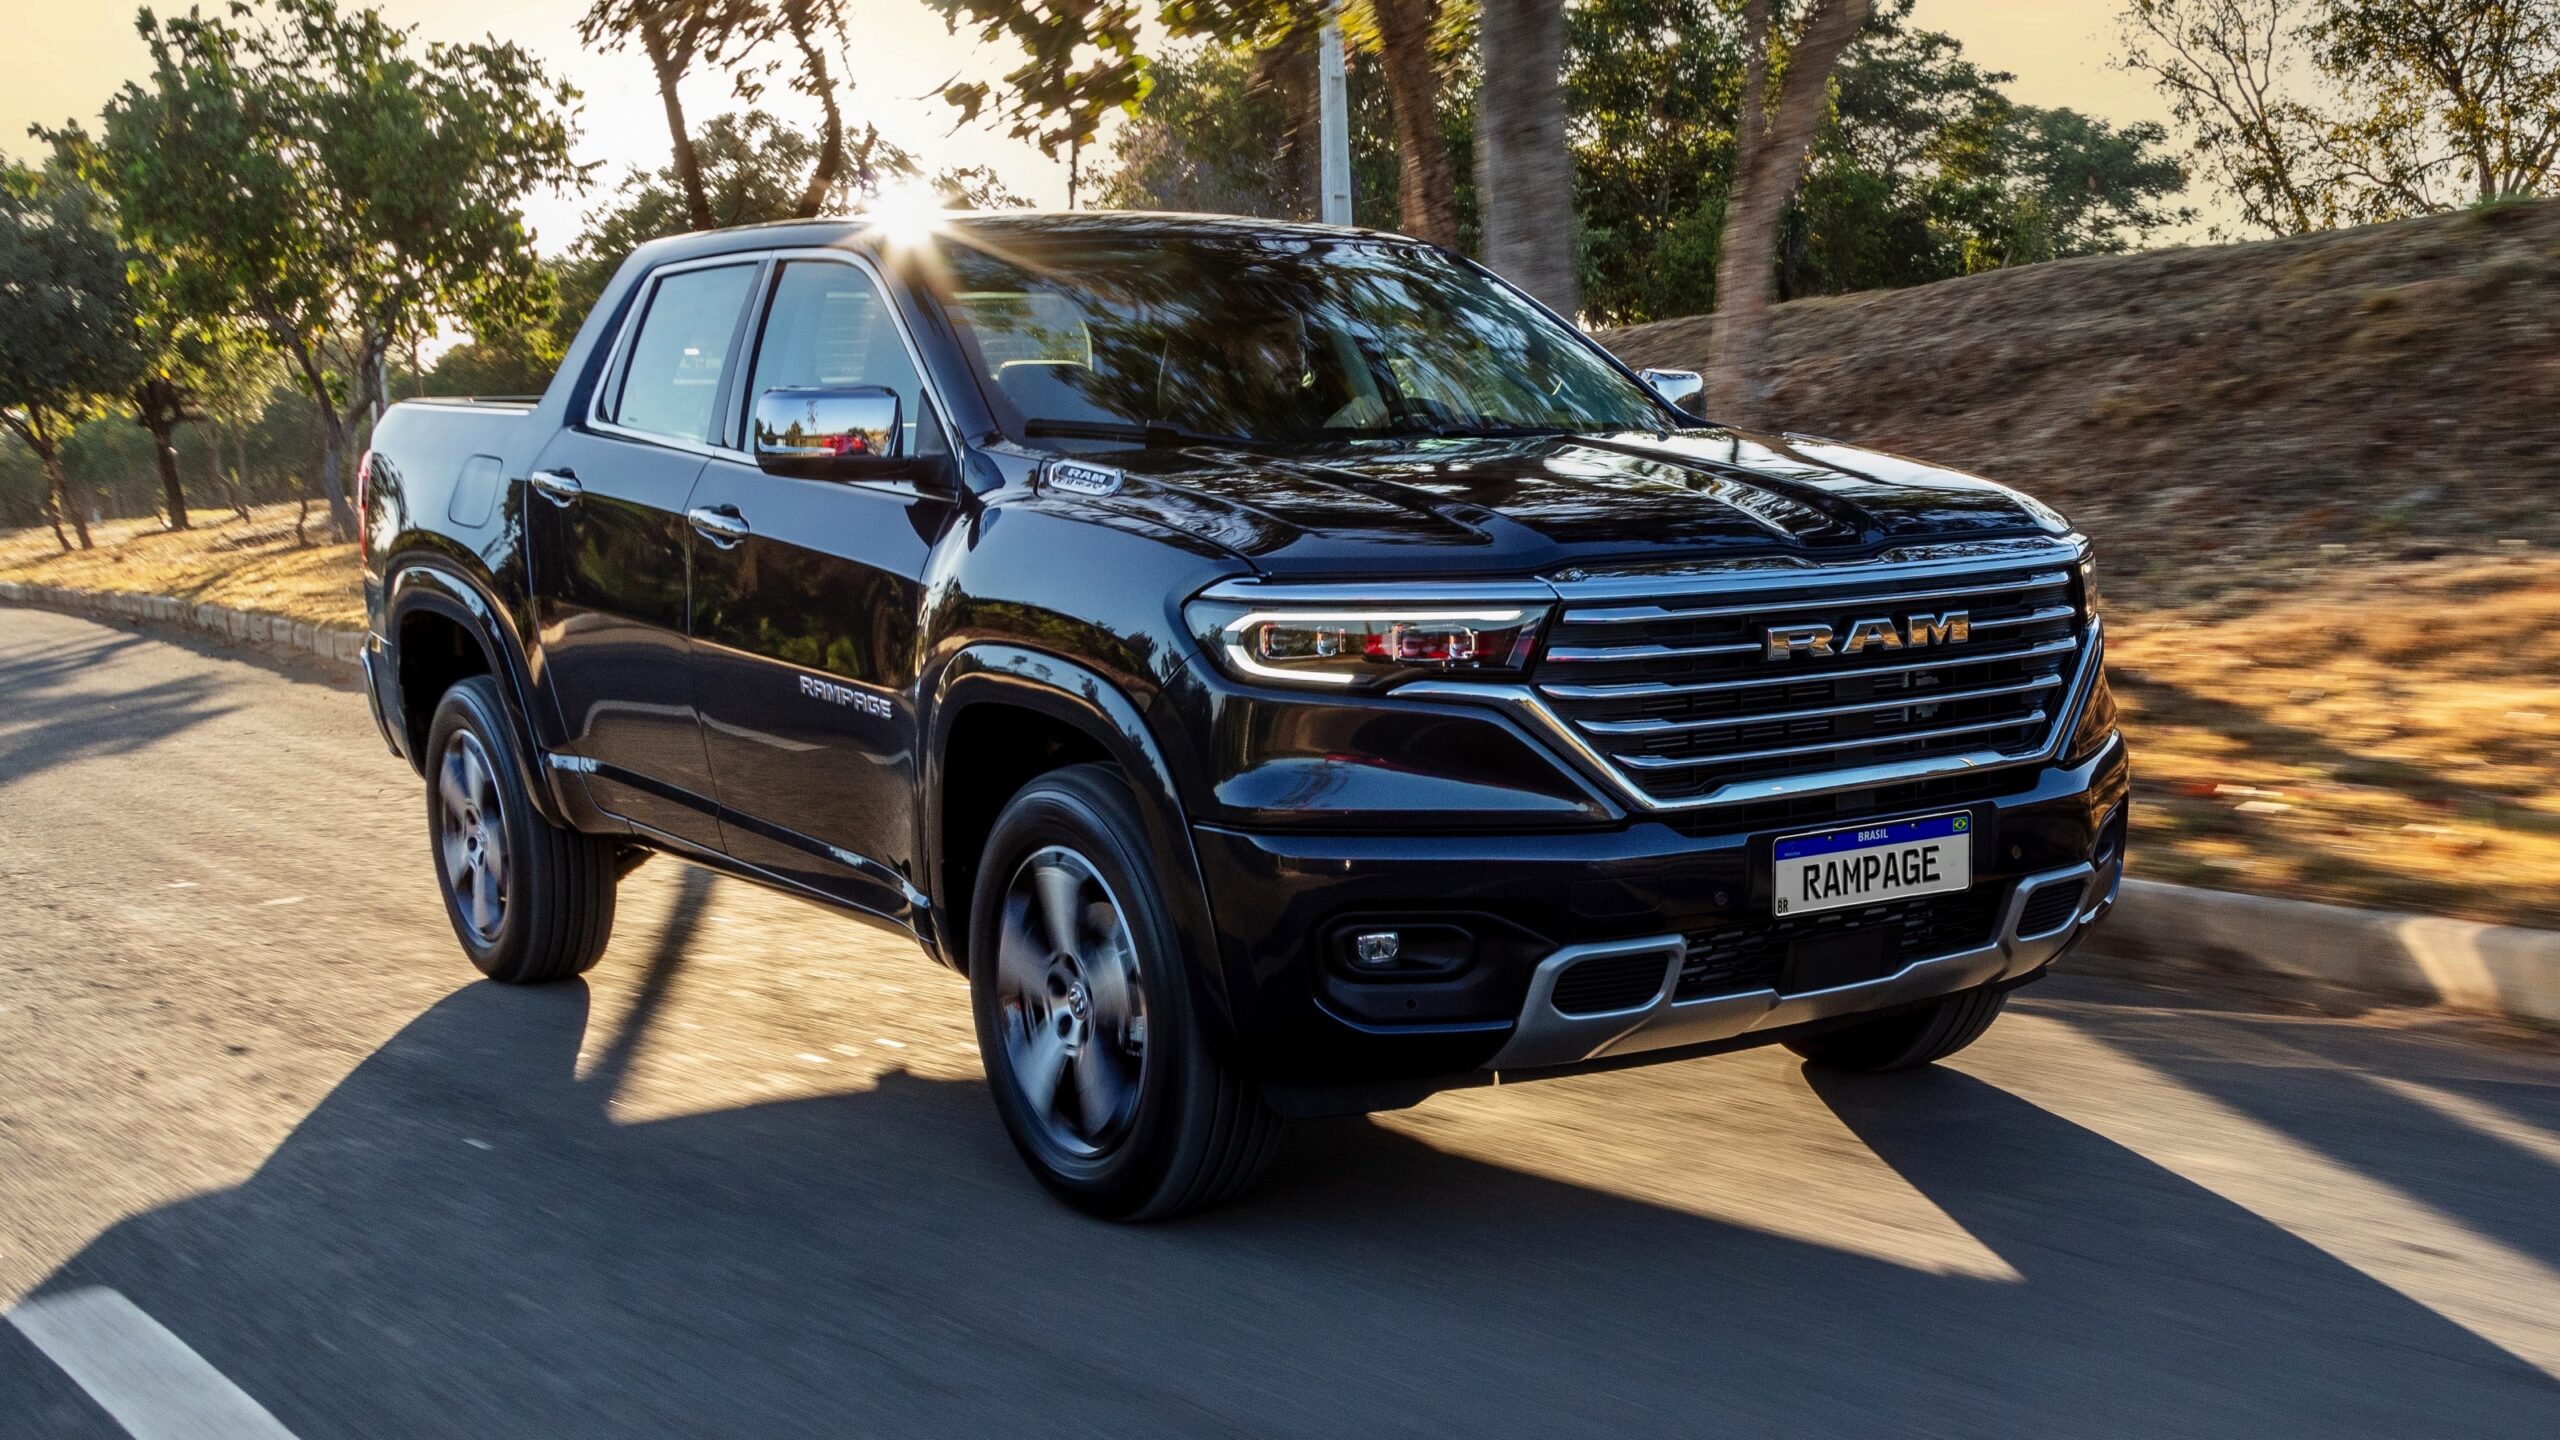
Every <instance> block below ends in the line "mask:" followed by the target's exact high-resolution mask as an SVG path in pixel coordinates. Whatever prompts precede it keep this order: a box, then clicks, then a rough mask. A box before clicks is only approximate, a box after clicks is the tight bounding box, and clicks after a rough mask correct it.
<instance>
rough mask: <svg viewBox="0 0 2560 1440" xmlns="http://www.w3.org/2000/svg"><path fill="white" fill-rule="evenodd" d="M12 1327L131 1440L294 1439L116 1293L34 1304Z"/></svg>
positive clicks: (97, 1291)
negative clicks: (95, 1402) (123, 1429)
mask: <svg viewBox="0 0 2560 1440" xmlns="http://www.w3.org/2000/svg"><path fill="white" fill-rule="evenodd" d="M9 1323H10V1324H12V1325H15V1326H16V1327H18V1333H19V1334H21V1335H24V1336H26V1337H27V1339H28V1341H29V1342H31V1343H32V1344H34V1346H35V1347H36V1348H37V1349H38V1350H41V1351H43V1352H44V1353H45V1356H46V1358H47V1359H50V1360H51V1361H53V1363H54V1364H56V1365H59V1366H61V1367H62V1371H63V1373H64V1374H66V1375H69V1376H70V1377H71V1378H72V1379H73V1380H74V1381H75V1382H77V1383H78V1384H79V1386H80V1388H81V1389H83V1390H86V1391H88V1392H89V1398H90V1399H92V1400H95V1401H97V1402H98V1408H99V1409H101V1410H104V1411H106V1412H107V1413H108V1414H109V1415H111V1416H113V1417H115V1422H116V1423H117V1424H119V1425H121V1426H123V1427H124V1428H125V1432H126V1433H127V1434H129V1435H131V1436H133V1440H293V1432H292V1431H290V1430H287V1429H285V1428H284V1426H282V1425H280V1424H278V1423H277V1422H276V1417H275V1416H273V1415H270V1414H268V1413H267V1408H266V1407H265V1406H263V1405H261V1404H259V1403H258V1402H257V1401H255V1400H252V1399H250V1398H249V1394H248V1392H247V1391H245V1390H242V1389H241V1388H240V1387H239V1386H237V1385H234V1384H232V1383H231V1382H230V1381H229V1380H228V1379H226V1378H224V1376H223V1374H222V1372H221V1371H219V1370H216V1369H214V1368H213V1367H212V1366H211V1365H208V1364H206V1363H205V1359H204V1357H203V1356H201V1355H198V1354H197V1353H196V1352H195V1351H193V1350H190V1349H188V1348H187V1342H185V1341H184V1340H181V1339H179V1338H178V1337H177V1336H175V1335H172V1334H170V1333H169V1331H168V1328H167V1327H166V1326H164V1325H162V1324H161V1323H160V1322H159V1321H157V1320H154V1319H152V1318H151V1317H150V1316H149V1315H146V1314H144V1313H143V1312H142V1307H141V1306H139V1305H136V1304H134V1303H133V1302H132V1301H130V1300H127V1299H126V1298H124V1296H123V1295H122V1294H121V1293H119V1292H117V1291H114V1290H110V1289H107V1288H106V1287H104V1286H90V1287H88V1288H86V1289H80V1290H65V1291H63V1292H62V1293H61V1294H58V1295H47V1296H43V1297H41V1298H39V1299H35V1300H29V1301H27V1302H26V1303H24V1304H22V1305H20V1306H19V1307H18V1308H16V1309H15V1310H12V1311H10V1312H9Z"/></svg>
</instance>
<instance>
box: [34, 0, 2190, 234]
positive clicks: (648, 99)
mask: <svg viewBox="0 0 2560 1440" xmlns="http://www.w3.org/2000/svg"><path fill="white" fill-rule="evenodd" d="M186 3H187V0H161V5H160V8H162V9H164V10H176V9H181V8H183V7H184V5H185V4H186ZM199 3H207V4H210V3H211V0H199ZM375 3H376V4H377V5H378V8H380V9H381V10H382V11H383V12H384V13H385V14H386V15H388V16H390V17H391V18H392V19H393V20H395V21H398V22H400V23H403V24H412V25H415V26H417V27H418V29H419V32H420V34H422V35H423V36H425V37H427V38H429V39H437V40H469V39H478V38H480V37H482V36H484V35H489V34H495V35H497V36H498V37H499V38H501V39H506V40H512V41H515V42H516V43H518V44H520V45H523V46H525V47H526V48H528V49H530V50H532V51H534V52H535V53H536V54H538V55H539V56H541V57H542V58H543V59H544V60H546V61H547V62H549V63H550V64H551V65H552V66H553V67H554V68H555V69H556V70H557V71H558V72H559V73H560V74H562V75H564V76H565V77H566V78H567V79H568V80H569V81H570V82H571V83H572V84H574V85H576V86H577V87H578V88H579V89H580V90H581V91H583V92H584V93H585V99H584V100H583V101H582V102H581V105H582V113H581V115H580V125H579V128H580V133H581V135H582V136H583V139H582V141H581V144H580V157H579V158H581V159H584V160H592V161H601V162H603V163H602V166H601V167H600V168H599V170H598V171H597V172H596V173H597V180H598V186H597V193H601V192H602V191H603V190H607V189H610V188H611V186H612V185H613V184H614V183H615V182H617V181H618V180H619V179H620V178H621V176H622V175H623V174H625V173H626V172H627V171H628V170H630V169H631V168H632V167H634V166H647V167H652V168H654V167H657V166H661V165H663V164H665V163H666V155H667V131H666V121H665V119H664V117H663V114H662V112H661V111H660V109H659V106H658V101H657V95H656V92H655V90H654V89H653V88H652V85H651V81H650V76H649V67H648V63H647V62H646V61H645V60H643V59H642V58H641V57H640V56H639V55H638V54H636V53H630V52H624V53H619V54H615V53H595V52H590V51H586V50H583V49H582V48H581V47H580V45H579V43H578V36H577V19H578V16H579V15H580V14H581V13H582V12H583V11H584V10H585V9H586V6H587V0H375ZM2120 5H2121V0H1919V3H1918V7H1917V9H1916V11H1915V12H1914V14H1913V16H1912V20H1913V23H1914V24H1917V25H1920V26H1925V27H1927V28H1930V29H1935V30H1943V31H1946V32H1947V33H1949V34H1951V35H1954V36H1955V37H1956V38H1957V39H1959V40H1961V41H1963V42H1964V47H1965V50H1966V53H1967V54H1968V55H1970V56H1971V57H1972V58H1973V59H1974V60H1975V62H1976V63H1978V64H1981V65H1983V66H1984V67H1986V68H1989V69H1994V70H2006V71H2009V72H2011V73H2013V74H2014V75H2016V77H2017V78H2016V80H2015V81H2014V82H2012V83H2011V84H2010V86H2009V87H2008V89H2009V93H2010V95H2011V96H2013V97H2014V98H2016V99H2018V100H2021V101H2023V102H2026V103H2028V104H2033V105H2044V106H2069V107H2071V108H2073V109H2077V110H2081V111H2084V112H2087V113H2090V114H2093V115H2096V116H2097V117H2099V118H2100V119H2103V120H2108V121H2111V122H2115V123H2119V124H2122V123H2126V122H2129V121H2134V120H2164V121H2165V120H2166V119H2167V107H2166V106H2165V105H2164V104H2163V103H2162V102H2161V100H2160V98H2159V97H2158V96H2157V95H2156V94H2155V93H2153V92H2152V90H2151V89H2150V88H2149V87H2148V86H2147V85H2145V84H2144V83H2142V81H2141V80H2140V79H2138V78H2137V77H2134V76H2132V75H2128V74H2125V73H2123V72H2121V71H2118V70H2115V69H2112V68H2111V67H2110V66H2109V64H2108V60H2109V58H2110V56H2111V55H2112V54H2113V53H2114V48H2115V15H2116V12H2117V10H2118V9H2119V8H2120ZM134 9H135V5H134V4H133V3H132V0H0V154H7V155H12V156H17V157H32V156H33V154H34V153H35V152H36V149H37V147H36V145H35V142H33V141H31V140H29V139H27V138H26V132H27V127H28V126H29V125H30V124H38V123H41V124H45V125H59V124H61V123H62V122H63V121H65V120H67V119H75V118H76V119H78V120H80V121H81V122H82V123H84V124H91V125H94V123H95V120H96V117H97V114H98V110H99V108H100V107H101V106H102V105H104V104H105V103H106V101H107V99H108V97H110V96H111V95H113V94H114V93H115V91H116V90H117V88H118V87H120V86H121V85H123V84H124V83H125V82H126V81H128V80H133V79H136V78H138V77H140V75H141V74H142V73H143V70H144V66H145V65H146V63H147V60H148V56H147V54H146V52H145V51H144V49H143V46H142V41H141V39H140V38H139V37H138V36H137V35H136V34H135V33H134V29H133V14H134ZM848 9H849V10H850V11H851V13H852V14H853V17H854V25H855V27H856V29H855V34H856V38H855V43H854V47H853V52H854V55H855V56H856V57H857V59H858V61H859V62H860V64H861V66H862V70H861V73H859V74H857V75H856V77H855V87H854V90H853V93H852V95H851V97H850V99H849V101H848V104H849V107H850V111H849V113H850V114H851V115H852V116H854V117H855V118H857V119H858V120H860V121H862V122H864V123H869V124H875V125H877V126H879V127H880V133H881V134H882V135H883V136H884V137H886V138H887V139H889V140H891V141H893V142H895V143H897V144H899V145H901V146H904V147H905V148H906V149H908V150H910V151H912V152H914V153H915V154H916V156H917V157H918V158H919V159H920V160H922V161H923V163H924V165H925V168H926V169H927V170H939V169H941V168H944V167H946V166H957V165H990V166H993V167H994V168H995V169H996V171H997V173H998V174H999V175H1001V176H1002V177H1003V179H1004V182H1005V184H1006V185H1007V186H1008V187H1009V188H1011V189H1012V190H1013V191H1014V192H1015V193H1017V194H1019V195H1022V196H1024V197H1026V198H1028V199H1030V200H1031V201H1033V202H1034V203H1036V204H1040V205H1048V206H1056V205H1063V204H1064V203H1065V202H1066V188H1067V177H1066V167H1065V165H1064V164H1063V163H1061V162H1058V161H1053V160H1050V159H1049V158H1047V157H1046V156H1044V155H1042V154H1041V153H1040V152H1039V151H1038V150H1036V149H1034V148H1033V147H1031V146H1029V145H1025V144H1022V143H1019V142H1016V141H1012V140H1008V139H1006V138H1005V137H1004V136H1003V135H1001V134H1000V133H997V132H996V131H994V130H993V129H991V128H988V127H985V126H975V127H970V128H967V129H959V128H955V126H954V123H953V119H954V115H955V113H956V112H954V111H952V110H951V109H950V107H948V106H947V105H945V104H944V103H943V102H942V101H940V100H938V99H936V98H934V97H933V94H932V92H933V90H934V89H935V87H937V86H938V85H940V84H941V83H942V82H943V81H944V80H945V79H947V78H950V77H952V76H954V75H957V76H960V77H962V78H966V79H993V78H994V77H996V76H997V75H1000V74H1002V73H1003V71H1004V70H1006V69H1008V68H1010V65H1011V63H1012V62H1011V60H1010V59H1009V58H1008V55H1007V52H1006V51H1005V50H1004V49H1001V48H998V47H993V46H985V45H980V44H978V43H977V42H976V41H975V40H974V39H973V38H972V37H970V36H967V35H960V36H953V35H950V34H948V33H946V32H945V30H944V28H943V23H942V18H941V16H940V15H939V14H937V13H936V12H934V11H933V10H931V9H929V8H928V7H927V6H926V5H925V4H924V0H854V3H853V4H852V5H851V6H849V7H848ZM684 101H685V106H686V110H687V112H688V114H689V115H690V116H692V117H696V118H708V117H710V116H711V115H714V114H717V113H718V112H719V111H720V110H722V109H724V108H728V107H729V106H730V105H732V104H733V103H734V102H733V101H731V100H730V97H729V95H728V89H727V82H726V81H725V80H722V79H719V78H716V77H700V78H697V79H695V80H694V81H692V82H690V83H689V87H688V89H687V90H686V92H685V95H684ZM764 103H765V106H766V108H768V109H771V110H773V111H775V112H777V113H779V114H782V115H784V116H786V117H788V118H793V119H797V120H801V121H802V122H803V123H806V122H807V121H808V120H810V119H813V118H814V115H815V108H816V107H815V106H814V104H812V103H811V102H809V101H807V100H805V99H804V98H803V97H800V96H797V95H792V94H789V93H787V92H786V91H784V90H782V89H781V88H780V87H778V86H777V87H774V88H773V89H772V90H770V91H769V92H768V93H767V96H766V99H765V101H764ZM595 201H596V194H593V193H591V194H581V195H561V196H551V195H545V196H537V197H536V198H535V200H534V201H533V203H532V204H531V205H530V206H528V219H529V220H530V221H531V223H532V226H533V229H534V232H535V237H536V243H537V244H538V245H539V246H540V247H541V248H542V249H544V250H546V251H554V250H558V249H561V248H563V247H565V246H566V245H567V244H568V243H569V241H570V239H571V238H572V237H573V236H575V234H576V233H577V231H578V228H579V220H580V217H581V216H582V215H584V214H585V213H586V211H587V210H588V209H590V208H591V207H592V206H593V205H594V204H595ZM1359 218H1361V219H1363V220H1369V219H1373V218H1376V219H1383V218H1385V217H1368V216H1363V217H1359Z"/></svg>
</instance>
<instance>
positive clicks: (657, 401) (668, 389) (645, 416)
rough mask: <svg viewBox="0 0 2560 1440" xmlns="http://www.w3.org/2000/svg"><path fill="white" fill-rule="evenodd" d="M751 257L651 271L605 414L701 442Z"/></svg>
mask: <svg viewBox="0 0 2560 1440" xmlns="http://www.w3.org/2000/svg"><path fill="white" fill-rule="evenodd" d="M755 277H756V267H755V266H754V265H753V264H745V265H722V266H718V267H715V268H712V269H707V270H682V271H678V272H677V273H675V274H673V275H666V276H662V277H660V278H659V280H658V282H657V284H656V285H655V286H654V287H652V289H651V290H650V292H649V302H648V303H649V308H648V310H647V311H646V312H645V313H643V314H642V316H641V317H640V329H639V333H638V334H637V335H636V336H634V337H633V339H632V342H631V354H630V357H629V358H628V359H627V360H626V361H625V362H624V363H623V367H622V383H621V385H620V387H619V389H618V392H617V393H616V395H615V396H614V403H613V407H612V409H611V411H610V412H609V413H607V414H606V416H605V418H606V419H608V420H610V421H612V422H613V423H614V424H616V425H619V426H621V427H623V428H624V429H626V430H638V431H642V432H644V433H647V434H650V435H664V436H667V437H668V438H670V439H676V440H693V441H705V442H707V441H708V440H710V438H711V426H712V422H713V420H714V419H715V418H716V417H717V415H718V414H719V409H720V381H721V377H722V375H723V374H724V373H726V371H727V369H728V364H729V345H730V342H731V341H732V340H733V339H735V338H736V336H737V330H738V315H739V312H740V311H741V310H742V309H744V308H745V306H746V302H747V291H748V289H749V287H750V286H751V285H752V284H753V283H754V281H755Z"/></svg>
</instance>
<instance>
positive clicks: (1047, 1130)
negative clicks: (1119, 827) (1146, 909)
mask: <svg viewBox="0 0 2560 1440" xmlns="http://www.w3.org/2000/svg"><path fill="white" fill-rule="evenodd" d="M995 989H996V1014H997V1020H998V1025H999V1027H1000V1030H1001V1033H1002V1036H1003V1041H1004V1047H1005V1055H1006V1058H1007V1059H1008V1060H1009V1061H1010V1062H1011V1064H1010V1067H1009V1068H1010V1069H1011V1071H1012V1073H1013V1078H1014V1083H1015V1084H1016V1085H1017V1086H1018V1087H1019V1088H1020V1091H1021V1096H1022V1099H1023V1102H1024V1104H1025V1106H1026V1107H1027V1108H1028V1109H1029V1111H1030V1112H1031V1115H1032V1117H1033V1120H1034V1122H1035V1123H1036V1124H1037V1125H1038V1126H1039V1128H1040V1131H1041V1134H1042V1135H1043V1137H1044V1138H1045V1139H1046V1140H1047V1141H1048V1143H1049V1144H1051V1145H1053V1146H1055V1147H1056V1148H1057V1149H1059V1150H1060V1151H1063V1152H1064V1153H1066V1154H1067V1155H1070V1156H1074V1157H1076V1158H1079V1159H1093V1158H1097V1157H1099V1156H1102V1155H1105V1154H1108V1153H1109V1152H1110V1151H1111V1150H1112V1149H1113V1148H1114V1147H1116V1146H1117V1145H1118V1144H1119V1143H1120V1141H1121V1140H1122V1139H1124V1138H1125V1137H1126V1136H1127V1134H1128V1132H1129V1127H1130V1122H1131V1121H1132V1119H1133V1118H1134V1117H1135V1116H1136V1113H1137V1108H1138V1096H1139V1094H1140V1091H1141V1088H1142V1086H1143V1083H1144V1081H1145V1076H1146V1059H1147V1001H1146V991H1145V989H1144V988H1143V987H1142V986H1141V984H1140V975H1139V964H1138V948H1137V941H1136V937H1135V936H1134V935H1132V934H1131V932H1130V929H1129V921H1128V913H1127V912H1126V911H1125V910H1124V909H1123V908H1122V907H1121V904H1120V901H1119V898H1118V897H1117V896H1115V895H1113V894H1112V892H1111V886H1110V885H1109V884H1108V883H1107V882H1105V881H1104V880H1103V878H1102V875H1101V872H1100V871H1098V870H1096V869H1095V868H1094V866H1093V863H1092V862H1091V861H1089V860H1087V859H1085V858H1084V857H1083V856H1082V855H1079V854H1077V853H1076V852H1075V851H1073V850H1070V849H1067V848H1066V847H1064V846H1056V845H1053V846H1049V847H1047V848H1045V849H1042V850H1039V851H1036V852H1034V853H1033V854H1032V855H1031V856H1030V857H1029V858H1028V859H1026V860H1024V861H1023V862H1022V864H1021V866H1020V867H1019V868H1017V869H1016V870H1015V871H1014V873H1013V879H1012V881H1011V883H1010V884H1008V885H1007V887H1006V889H1005V896H1004V909H1003V912H1002V933H1001V934H999V935H998V937H997V940H996V985H995Z"/></svg>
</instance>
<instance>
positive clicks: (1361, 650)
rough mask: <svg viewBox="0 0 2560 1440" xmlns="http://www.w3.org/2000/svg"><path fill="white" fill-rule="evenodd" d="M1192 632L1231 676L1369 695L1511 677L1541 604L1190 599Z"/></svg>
mask: <svg viewBox="0 0 2560 1440" xmlns="http://www.w3.org/2000/svg"><path fill="white" fill-rule="evenodd" d="M1184 614H1185V616H1186V617H1187V618H1188V619H1189V621H1190V623H1191V629H1192V633H1193V634H1195V635H1198V636H1199V637H1200V643H1201V644H1202V645H1203V646H1204V647H1206V648H1207V649H1208V651H1209V653H1210V654H1212V655H1215V656H1217V657H1218V662H1219V663H1220V664H1221V665H1224V666H1225V667H1226V668H1227V669H1228V670H1229V671H1231V672H1233V673H1234V674H1236V675H1239V676H1243V677H1246V678H1249V679H1254V680H1266V681H1272V682H1275V683H1278V684H1282V685H1333V686H1346V687H1348V686H1359V687H1362V688H1366V689H1377V688H1380V687H1383V686H1386V685H1391V684H1393V683H1395V682H1396V681H1399V680H1408V679H1412V678H1414V677H1416V676H1421V675H1450V674H1471V675H1516V674H1518V673H1520V671H1522V670H1523V669H1525V668H1526V667H1527V666H1528V663H1529V656H1530V653H1531V652H1532V651H1533V650H1535V649H1536V648H1537V643H1538V627H1539V626H1540V625H1541V624H1543V623H1544V622H1545V620H1546V618H1547V611H1546V607H1545V606H1542V605H1448V606H1426V605H1405V606H1394V607H1379V608H1375V609H1372V608H1369V607H1365V606H1362V607H1331V606H1308V607H1305V608H1303V609H1301V608H1297V607H1285V608H1284V607H1281V606H1276V605H1248V604H1244V603H1241V602H1237V601H1231V600H1195V601H1193V602H1192V603H1191V605H1190V606H1189V607H1188V608H1187V609H1186V610H1185V611H1184Z"/></svg>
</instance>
